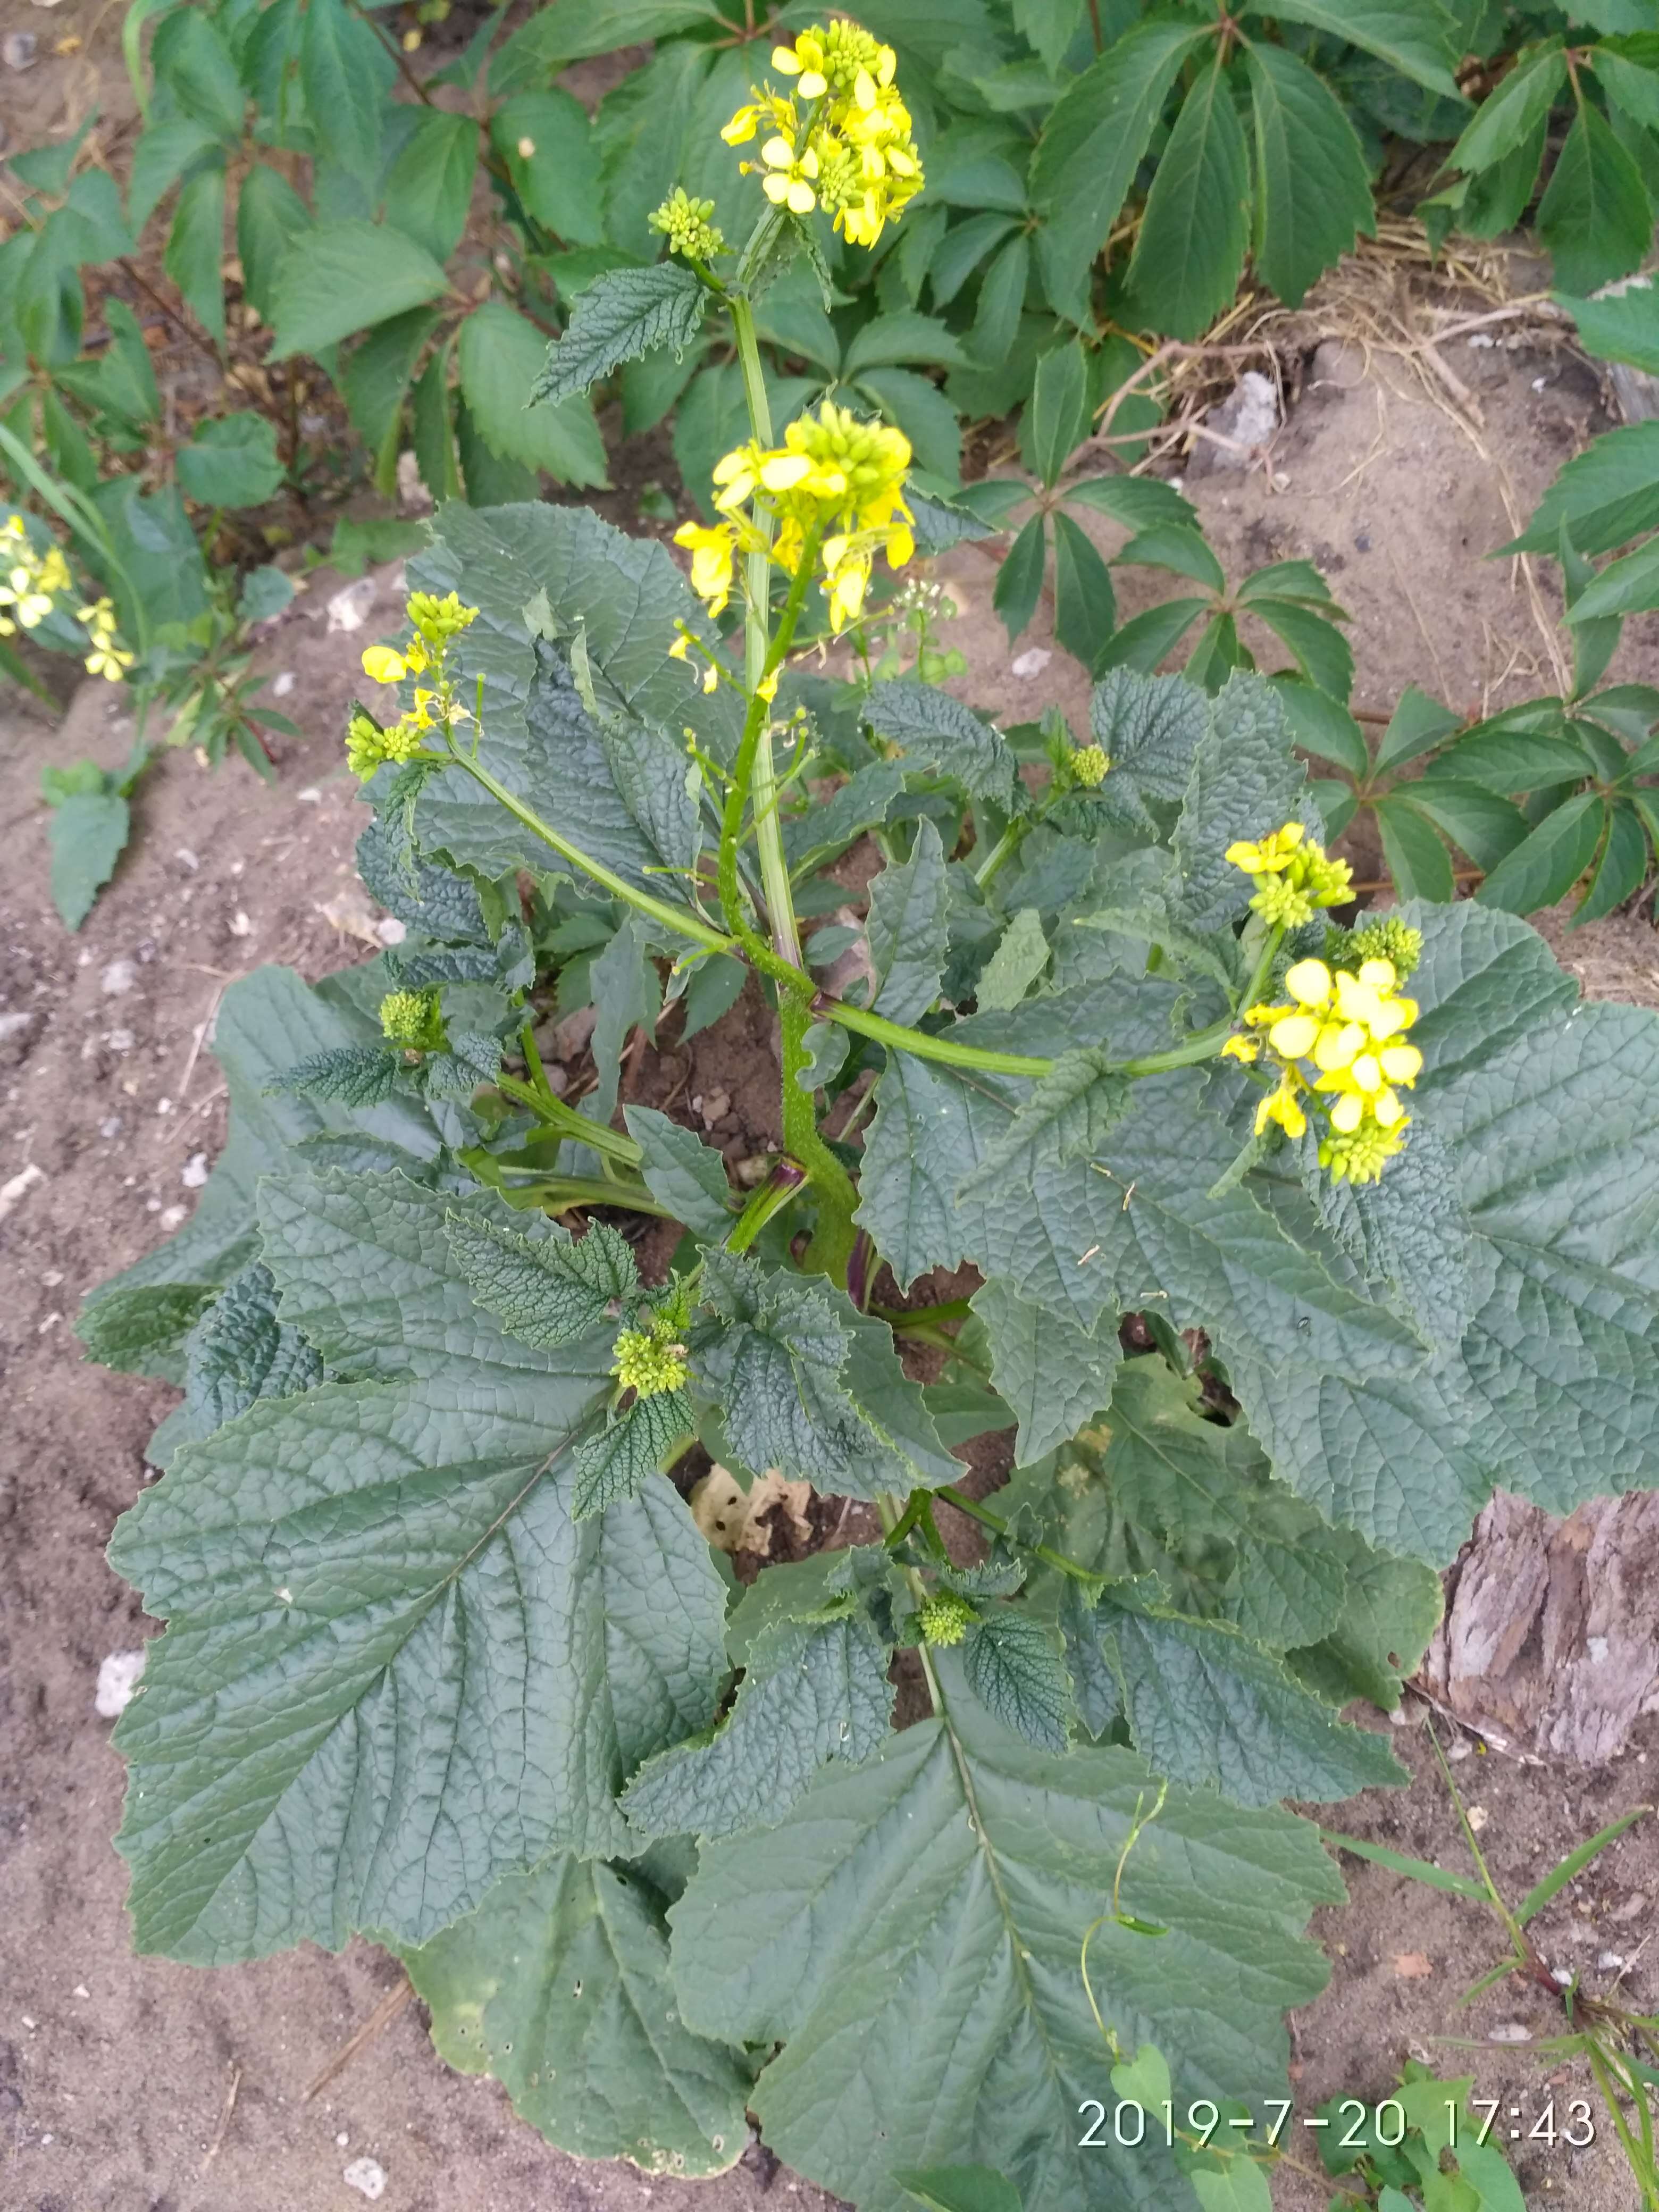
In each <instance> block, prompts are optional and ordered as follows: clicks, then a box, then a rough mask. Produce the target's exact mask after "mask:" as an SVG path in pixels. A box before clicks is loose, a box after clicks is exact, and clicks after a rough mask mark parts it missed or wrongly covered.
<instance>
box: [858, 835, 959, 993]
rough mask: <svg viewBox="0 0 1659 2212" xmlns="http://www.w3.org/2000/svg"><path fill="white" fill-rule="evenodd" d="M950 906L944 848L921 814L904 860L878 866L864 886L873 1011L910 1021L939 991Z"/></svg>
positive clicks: (947, 941)
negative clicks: (867, 889)
mask: <svg viewBox="0 0 1659 2212" xmlns="http://www.w3.org/2000/svg"><path fill="white" fill-rule="evenodd" d="M950 909H951V887H950V884H949V883H948V881H947V880H946V878H945V848H944V847H943V846H942V845H941V844H940V842H939V831H938V830H937V829H935V828H934V826H933V823H931V822H929V821H927V820H923V821H921V822H920V823H918V824H917V825H916V841H915V845H914V846H913V847H912V848H911V851H910V857H909V858H908V860H900V861H896V862H894V863H893V864H892V865H891V866H889V867H885V868H884V869H883V870H882V872H881V873H880V874H879V875H878V877H877V878H876V879H875V881H874V882H873V883H872V884H871V886H870V919H869V922H868V924H867V930H868V934H869V939H870V957H871V960H872V963H873V964H874V967H875V971H876V982H877V987H876V996H875V999H874V1001H873V1003H872V1011H873V1012H876V1013H878V1014H883V1015H884V1016H885V1017H886V1018H887V1019H888V1020H889V1021H890V1022H906V1023H909V1022H914V1021H915V1020H917V1019H918V1018H919V1017H920V1016H921V1015H922V1014H925V1013H926V1012H927V1009H928V1008H929V1007H930V1006H932V1005H933V1002H934V1000H936V999H937V998H938V997H939V981H940V977H941V976H942V975H943V973H944V969H945V957H946V955H947V954H948V952H949V951H950V937H951V931H950Z"/></svg>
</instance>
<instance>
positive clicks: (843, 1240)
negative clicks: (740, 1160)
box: [778, 990, 858, 1285]
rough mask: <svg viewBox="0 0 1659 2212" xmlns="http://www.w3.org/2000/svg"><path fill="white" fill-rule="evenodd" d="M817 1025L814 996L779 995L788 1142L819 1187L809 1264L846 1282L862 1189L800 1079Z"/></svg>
mask: <svg viewBox="0 0 1659 2212" xmlns="http://www.w3.org/2000/svg"><path fill="white" fill-rule="evenodd" d="M811 1025H812V1010H811V1002H810V1000H807V999H806V998H805V996H804V995H803V994H802V993H800V992H799V991H793V990H784V991H780V992H779V994H778V1026H779V1030H780V1031H781V1042H782V1047H783V1051H782V1059H783V1141H784V1144H785V1146H787V1149H788V1150H789V1151H790V1152H793V1154H794V1156H795V1158H797V1159H798V1160H799V1161H800V1162H801V1164H802V1165H803V1166H804V1167H805V1168H806V1170H808V1172H809V1173H810V1174H811V1178H812V1182H813V1186H814V1188H816V1190H817V1200H818V1218H817V1229H816V1230H815V1231H814V1232H813V1237H812V1243H811V1249H809V1251H808V1253H807V1255H806V1257H807V1264H808V1266H809V1267H812V1268H816V1269H818V1270H820V1271H821V1272H822V1273H824V1274H826V1275H828V1276H829V1279H830V1280H831V1281H832V1282H836V1283H840V1284H842V1285H845V1283H846V1281H847V1267H848V1261H850V1260H851V1258H852V1256H853V1245H854V1240H855V1238H856V1237H857V1234H858V1232H857V1231H856V1230H855V1229H854V1226H853V1211H854V1207H855V1206H857V1204H858V1193H857V1192H856V1191H855V1190H854V1188H853V1179H852V1177H851V1176H849V1175H848V1172H847V1170H846V1169H845V1168H844V1167H843V1166H842V1164H841V1161H840V1160H839V1159H838V1158H837V1157H836V1154H835V1153H834V1152H832V1151H831V1150H830V1148H829V1145H828V1144H827V1143H826V1142H825V1141H824V1139H823V1138H822V1137H821V1136H820V1135H819V1134H818V1117H817V1105H816V1103H815V1101H814V1097H813V1094H812V1093H811V1091H805V1090H803V1089H802V1087H801V1085H800V1081H799V1078H800V1076H801V1074H802V1073H803V1072H804V1070H805V1069H806V1068H807V1067H809V1066H811V1060H812V1055H811V1053H810V1052H809V1051H808V1049H807V1047H806V1032H807V1030H809V1029H810V1028H811Z"/></svg>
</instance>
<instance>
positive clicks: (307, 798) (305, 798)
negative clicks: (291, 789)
mask: <svg viewBox="0 0 1659 2212" xmlns="http://www.w3.org/2000/svg"><path fill="white" fill-rule="evenodd" d="M294 796H295V798H296V799H298V800H299V802H300V804H301V806H320V805H322V803H323V794H322V793H321V792H320V791H319V790H318V788H317V787H316V785H315V784H314V783H308V784H307V786H306V787H305V789H304V790H303V791H296V792H295V794H294Z"/></svg>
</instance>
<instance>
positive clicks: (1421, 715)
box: [1376, 684, 1462, 768]
mask: <svg viewBox="0 0 1659 2212" xmlns="http://www.w3.org/2000/svg"><path fill="white" fill-rule="evenodd" d="M1461 727H1462V717H1461V716H1459V715H1457V714H1453V713H1452V711H1451V709H1450V708H1449V707H1443V706H1442V705H1441V704H1440V702H1439V701H1438V700H1437V699H1431V698H1430V696H1429V695H1428V693H1427V692H1426V691H1419V690H1418V688H1417V686H1416V684H1407V686H1406V688H1405V690H1403V691H1402V692H1401V695H1400V700H1399V703H1398V705H1397V706H1396V707H1395V710H1394V714H1393V716H1392V718H1391V719H1390V720H1389V726H1388V728H1387V729H1386V730H1384V732H1383V735H1382V738H1381V739H1380V740H1379V742H1378V744H1377V748H1376V765H1377V766H1378V768H1401V767H1403V766H1404V765H1405V763H1407V761H1411V760H1416V759H1417V758H1418V757H1419V755H1421V754H1423V753H1426V752H1431V751H1432V750H1434V748H1435V746H1437V745H1438V744H1444V742H1445V740H1446V739H1447V738H1449V737H1454V736H1455V734H1456V732H1457V731H1458V730H1459V729H1460V728H1461Z"/></svg>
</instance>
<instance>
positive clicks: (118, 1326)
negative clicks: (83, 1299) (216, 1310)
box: [75, 1282, 218, 1375]
mask: <svg viewBox="0 0 1659 2212" xmlns="http://www.w3.org/2000/svg"><path fill="white" fill-rule="evenodd" d="M217 1295H218V1285H216V1284H214V1283H186V1282H158V1283H148V1284H143V1285H139V1284H134V1285H131V1286H126V1285H122V1284H121V1283H119V1282H116V1283H105V1284H102V1285H100V1288H99V1290H98V1291H97V1293H96V1296H95V1297H94V1299H93V1300H90V1301H88V1304H87V1306H86V1307H85V1309H84V1310H82V1315H81V1318H80V1320H79V1321H78V1322H76V1331H75V1333H76V1335H77V1336H78V1337H79V1338H80V1340H81V1342H82V1344H83V1345H84V1346H85V1347H86V1353H87V1357H88V1359H95V1360H96V1361H97V1362H98V1364H99V1365H100V1367H113V1368H116V1369H117V1370H119V1371H120V1372H122V1373H125V1374H130V1375H155V1374H166V1373H168V1372H170V1371H173V1357H172V1356H173V1354H174V1353H175V1352H177V1351H178V1349H179V1346H181V1345H182V1344H183V1343H184V1341H185V1338H186V1337H187V1336H188V1335H189V1334H190V1332H191V1329H192V1328H194V1327H195V1326H196V1324H197V1322H198V1321H199V1320H200V1318H201V1316H202V1315H203V1314H204V1312H205V1311H206V1310H207V1309H208V1307H210V1305H211V1304H213V1301H214V1299H215V1298H216V1297H217Z"/></svg>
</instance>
